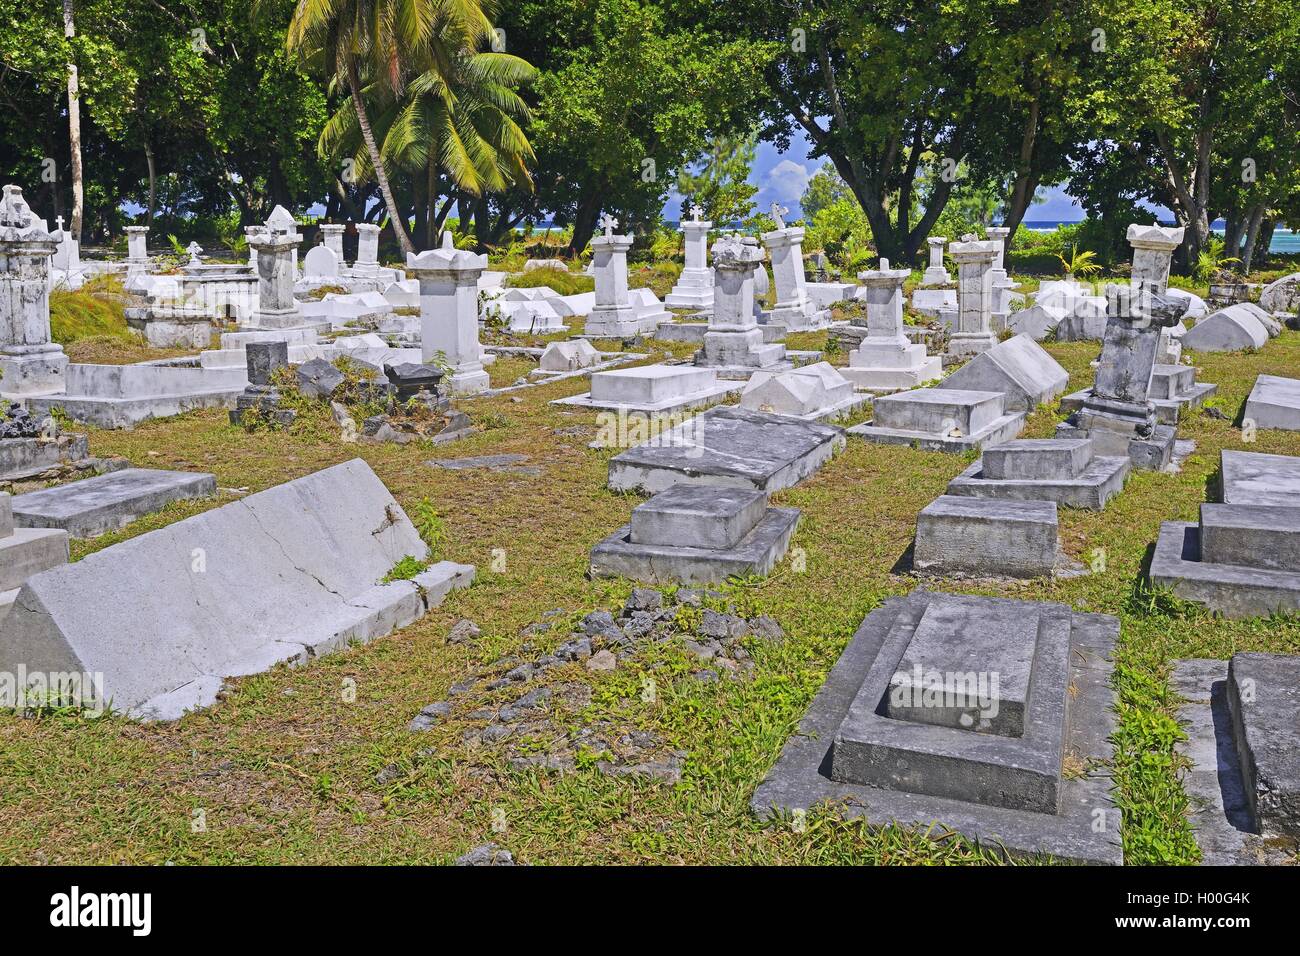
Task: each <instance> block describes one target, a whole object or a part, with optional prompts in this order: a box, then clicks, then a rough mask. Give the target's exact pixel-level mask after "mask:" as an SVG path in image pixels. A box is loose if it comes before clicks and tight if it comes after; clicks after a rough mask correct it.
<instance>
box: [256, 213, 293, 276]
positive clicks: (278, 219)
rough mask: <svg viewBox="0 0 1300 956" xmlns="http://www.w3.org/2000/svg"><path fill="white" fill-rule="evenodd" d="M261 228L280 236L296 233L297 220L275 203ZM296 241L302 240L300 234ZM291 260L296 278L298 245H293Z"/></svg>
mask: <svg viewBox="0 0 1300 956" xmlns="http://www.w3.org/2000/svg"><path fill="white" fill-rule="evenodd" d="M263 228H264V229H265V230H266V231H267V232H270V233H273V234H275V235H280V236H293V235H297V233H298V220H296V219H294V218H293V213H291V212H289V210H287V209H285V208H284V207H283V206H279V205H277V206H276V207H275V208H274V209H272V210H271V215H269V216H267V218H266V223H265V225H264V226H263ZM298 241H299V242H301V241H302V236H298ZM290 260H291V261H292V262H293V276H294V278H295V279H296V278H298V247H297V245H295V246H294V247H293V254H292V256H290Z"/></svg>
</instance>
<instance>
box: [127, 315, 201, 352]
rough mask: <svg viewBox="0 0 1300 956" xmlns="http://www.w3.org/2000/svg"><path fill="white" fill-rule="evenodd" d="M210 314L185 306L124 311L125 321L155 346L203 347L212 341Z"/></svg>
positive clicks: (166, 347)
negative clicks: (188, 308)
mask: <svg viewBox="0 0 1300 956" xmlns="http://www.w3.org/2000/svg"><path fill="white" fill-rule="evenodd" d="M212 322H213V319H212V316H211V315H209V314H206V313H203V312H198V311H191V310H187V309H185V308H183V307H182V308H166V307H158V306H154V307H145V308H141V309H127V310H126V324H127V325H128V326H129V327H130V328H132V329H134V330H135V331H137V332H139V333H140V334H141V335H142V336H144V341H145V344H146V345H149V346H152V347H153V348H156V349H173V348H177V349H206V348H208V347H209V346H210V345H211V344H212Z"/></svg>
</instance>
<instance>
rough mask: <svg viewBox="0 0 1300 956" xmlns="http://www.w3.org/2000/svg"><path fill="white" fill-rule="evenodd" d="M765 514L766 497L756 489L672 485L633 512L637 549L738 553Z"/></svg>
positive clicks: (632, 533) (633, 538) (633, 540)
mask: <svg viewBox="0 0 1300 956" xmlns="http://www.w3.org/2000/svg"><path fill="white" fill-rule="evenodd" d="M766 511H767V494H766V493H765V492H762V491H758V490H757V489H754V488H717V487H709V486H707V485H689V484H681V485H673V486H672V487H671V488H668V489H666V490H664V491H661V492H659V494H657V495H655V496H654V497H653V498H651V499H650V500H649V501H647V502H645V503H644V504H640V505H637V507H635V508H633V509H632V524H631V529H632V530H631V535H630V540H631V542H632V543H633V544H651V545H667V546H669V547H687V548H716V549H719V550H722V549H725V548H732V547H735V546H736V544H738V543H739V542H740V540H741V538H743V537H745V535H747V534H749V532H751V531H752V530H754V526H755V525H757V524H758V522H759V521H761V520H762V518H763V515H764V513H765V512H766Z"/></svg>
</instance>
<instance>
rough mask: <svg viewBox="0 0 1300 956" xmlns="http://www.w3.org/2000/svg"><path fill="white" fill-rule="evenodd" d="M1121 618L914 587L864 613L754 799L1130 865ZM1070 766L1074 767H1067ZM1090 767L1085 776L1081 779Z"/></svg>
mask: <svg viewBox="0 0 1300 956" xmlns="http://www.w3.org/2000/svg"><path fill="white" fill-rule="evenodd" d="M1118 635H1119V622H1118V620H1116V619H1115V618H1113V617H1110V616H1108V615H1101V614H1080V613H1074V612H1072V611H1071V610H1070V608H1069V607H1068V606H1066V605H1063V604H1048V603H1037V602H1032V601H1019V600H1009V599H1006V598H988V597H975V596H965V595H954V594H943V593H934V592H930V591H926V590H924V589H920V588H918V589H917V590H915V591H913V592H912V593H911V594H910V595H908V596H907V597H893V598H889V599H887V600H886V601H885V603H884V604H883V605H882V606H881V607H879V608H877V609H876V610H875V611H872V612H871V613H870V614H868V615H867V617H866V619H865V620H864V621H863V622H862V626H861V627H860V628H859V629H858V631H857V633H856V634H855V635H854V637H853V640H852V641H851V642H850V643H849V646H848V647H847V648H846V649H845V651H844V653H843V655H841V657H840V659H839V661H838V662H837V663H836V665H835V667H834V668H833V669H832V670H831V672H830V674H829V675H828V676H827V678H826V683H825V684H824V685H823V686H822V689H821V690H820V691H819V692H818V694H817V696H816V698H814V700H813V703H812V706H811V707H810V708H809V710H808V713H807V715H806V716H805V717H804V719H803V721H802V722H801V723H800V725H799V728H798V730H797V731H796V733H795V734H794V735H793V736H792V737H791V738H790V740H789V742H788V743H787V744H786V746H785V749H784V750H783V751H782V753H781V756H780V758H779V759H778V761H777V763H776V766H775V767H773V769H772V771H771V773H770V774H769V775H768V777H767V779H766V780H764V781H763V783H762V784H761V785H759V787H758V789H757V790H756V791H755V792H754V796H753V798H752V801H751V805H752V807H753V809H754V810H755V811H756V812H757V813H759V814H760V815H762V816H767V815H769V814H771V813H773V812H775V811H781V812H787V813H788V812H791V811H795V810H808V809H809V808H811V807H813V806H815V805H817V804H823V803H834V804H838V805H841V806H842V807H843V811H842V812H844V813H846V814H848V815H851V816H860V817H865V818H866V820H867V821H868V822H869V823H872V824H879V825H886V824H898V825H901V826H915V827H919V828H921V829H926V828H929V827H931V826H933V825H934V824H936V823H937V824H940V825H943V826H946V827H951V828H952V829H953V830H955V831H957V832H958V833H961V834H963V835H964V836H965V837H967V838H969V839H975V840H979V841H980V842H981V843H983V844H984V845H985V846H987V847H1000V848H1002V849H1003V850H1004V851H1005V852H1007V853H1009V854H1012V855H1016V856H1034V855H1038V854H1042V855H1050V856H1052V857H1054V858H1056V859H1059V860H1063V861H1072V862H1081V863H1103V864H1119V863H1121V862H1122V861H1123V849H1122V846H1121V842H1120V832H1119V827H1120V814H1119V811H1118V809H1117V808H1116V807H1115V804H1114V801H1113V798H1112V796H1111V782H1110V774H1109V771H1108V770H1107V769H1105V764H1106V763H1107V762H1108V761H1109V760H1110V758H1111V754H1112V748H1111V745H1110V743H1109V741H1108V737H1109V736H1110V734H1111V733H1112V732H1113V731H1114V729H1115V717H1114V714H1113V710H1112V708H1113V704H1114V692H1113V691H1112V690H1111V688H1110V676H1111V670H1112V664H1111V663H1110V657H1111V654H1112V652H1113V649H1114V645H1115V641H1116V639H1117V638H1118ZM1067 768H1073V769H1070V770H1069V771H1067ZM1077 770H1081V772H1076V771H1077Z"/></svg>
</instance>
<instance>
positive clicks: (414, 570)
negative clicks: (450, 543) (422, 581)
mask: <svg viewBox="0 0 1300 956" xmlns="http://www.w3.org/2000/svg"><path fill="white" fill-rule="evenodd" d="M428 569H429V562H428V561H421V560H420V559H419V558H416V557H414V556H412V555H409V554H408V555H406V556H405V557H404V558H402V559H401V560H400V561H398V562H397V563H396V564H394V565H393V567H392V568H391V569H390V570H389V572H388V573H387V574H385V575H384V577H383V580H382V581H380V582H379V583H380V584H391V583H392V582H393V581H409V580H411V579H412V578H414V577H416V576H417V575H419V574H423V573H424V572H425V571H427V570H428Z"/></svg>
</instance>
